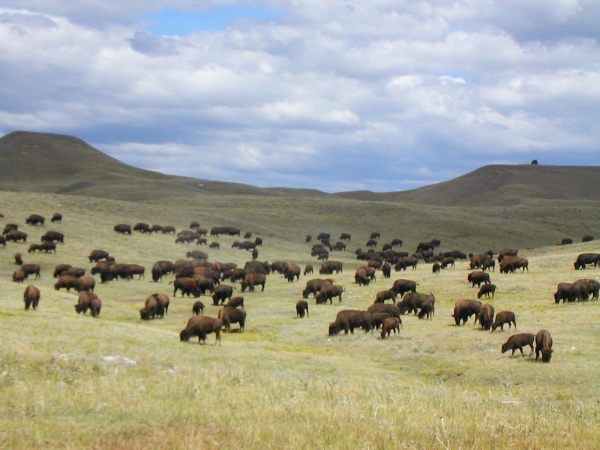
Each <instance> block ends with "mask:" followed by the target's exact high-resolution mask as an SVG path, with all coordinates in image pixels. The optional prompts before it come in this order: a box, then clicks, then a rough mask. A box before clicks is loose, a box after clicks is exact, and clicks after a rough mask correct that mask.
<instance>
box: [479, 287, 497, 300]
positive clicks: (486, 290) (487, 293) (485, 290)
mask: <svg viewBox="0 0 600 450" xmlns="http://www.w3.org/2000/svg"><path fill="white" fill-rule="evenodd" d="M495 292H496V285H495V284H484V285H483V286H481V287H480V288H479V292H478V293H477V298H481V297H482V296H484V295H485V296H486V298H490V294H492V298H494V294H495Z"/></svg>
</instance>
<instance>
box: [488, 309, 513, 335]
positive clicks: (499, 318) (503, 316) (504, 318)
mask: <svg viewBox="0 0 600 450" xmlns="http://www.w3.org/2000/svg"><path fill="white" fill-rule="evenodd" d="M505 324H508V329H509V330H510V329H511V327H512V325H513V324H514V325H515V330H516V329H517V322H516V320H515V313H514V312H512V311H501V312H499V313H498V314H496V319H495V320H494V325H492V331H495V330H496V328H498V327H500V331H504V325H505Z"/></svg>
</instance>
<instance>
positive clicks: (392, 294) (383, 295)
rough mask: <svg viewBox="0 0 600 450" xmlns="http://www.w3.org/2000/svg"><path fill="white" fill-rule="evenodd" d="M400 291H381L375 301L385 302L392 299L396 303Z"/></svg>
mask: <svg viewBox="0 0 600 450" xmlns="http://www.w3.org/2000/svg"><path fill="white" fill-rule="evenodd" d="M397 295H398V293H397V292H396V291H393V290H390V291H380V292H378V293H377V295H376V296H375V301H374V302H373V303H384V302H385V301H386V300H391V301H392V302H393V303H394V304H396V297H397Z"/></svg>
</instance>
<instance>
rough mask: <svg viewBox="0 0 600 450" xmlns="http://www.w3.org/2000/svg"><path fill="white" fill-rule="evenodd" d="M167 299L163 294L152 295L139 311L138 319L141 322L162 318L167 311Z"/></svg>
mask: <svg viewBox="0 0 600 450" xmlns="http://www.w3.org/2000/svg"><path fill="white" fill-rule="evenodd" d="M169 303H170V301H169V297H168V296H166V295H165V294H159V293H156V294H152V295H150V296H149V297H148V298H147V299H146V301H145V303H144V307H143V308H142V309H140V318H141V319H142V320H150V319H154V318H155V317H160V318H163V317H164V316H165V315H166V314H167V313H168V311H169Z"/></svg>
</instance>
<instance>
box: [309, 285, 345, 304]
mask: <svg viewBox="0 0 600 450" xmlns="http://www.w3.org/2000/svg"><path fill="white" fill-rule="evenodd" d="M345 290H346V289H344V288H343V287H342V286H338V285H336V284H329V283H327V284H324V285H323V286H321V289H320V290H319V292H317V294H316V295H315V299H316V301H317V304H325V303H327V300H329V303H330V304H333V298H334V297H337V298H338V301H339V303H341V302H342V294H343V293H344V291H345Z"/></svg>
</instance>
